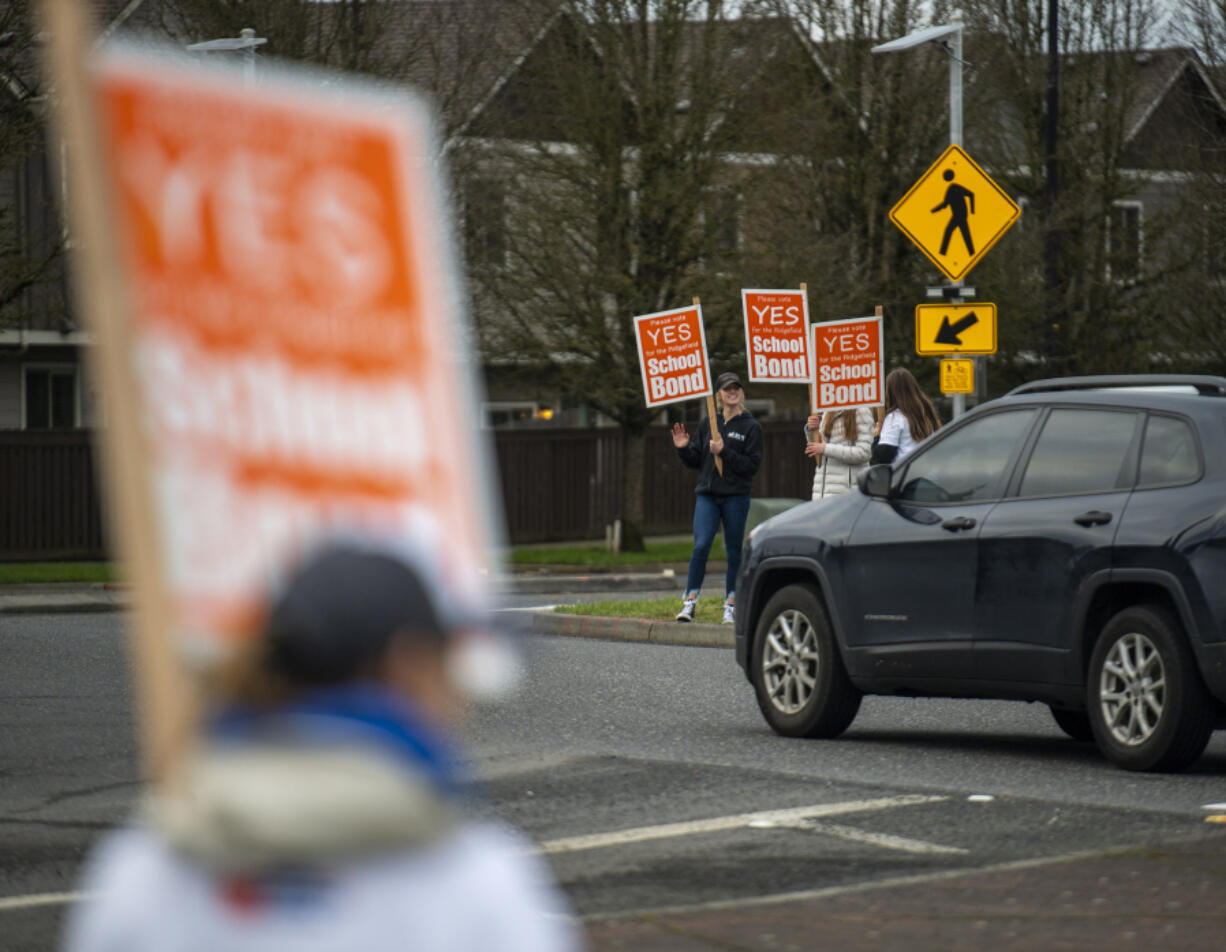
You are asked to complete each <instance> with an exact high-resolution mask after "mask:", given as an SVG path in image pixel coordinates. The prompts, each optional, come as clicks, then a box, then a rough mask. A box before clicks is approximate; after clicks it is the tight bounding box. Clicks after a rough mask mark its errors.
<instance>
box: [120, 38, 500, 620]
mask: <svg viewBox="0 0 1226 952" xmlns="http://www.w3.org/2000/svg"><path fill="white" fill-rule="evenodd" d="M96 82H97V84H98V85H97V97H98V98H97V101H98V103H99V105H100V116H101V135H102V139H103V142H104V144H105V149H106V152H107V157H108V159H109V167H110V169H111V170H112V171H113V176H112V182H111V188H112V194H113V195H114V196H115V199H114V208H115V211H116V217H117V219H118V221H117V225H118V232H119V235H120V237H121V245H122V257H123V260H124V264H125V265H126V268H127V274H128V276H129V277H128V287H129V289H130V293H131V298H132V314H131V326H130V328H129V329H128V333H129V335H130V348H131V359H130V363H131V366H132V367H133V369H134V371H135V393H136V397H137V404H138V405H137V406H136V407H134V408H133V411H134V412H136V413H138V414H139V415H140V418H141V420H142V423H143V426H144V428H145V430H146V432H147V434H148V441H147V444H148V446H149V447H151V454H152V458H151V459H150V460H149V465H150V466H151V467H152V475H153V478H152V485H153V487H154V490H155V495H156V513H155V521H156V522H157V525H158V531H159V533H160V536H161V541H162V551H163V556H164V558H165V560H166V563H167V568H168V573H167V574H168V578H167V580H166V584H167V585H168V587H169V590H170V594H171V596H172V604H173V606H174V612H173V613H174V616H175V618H176V627H178V628H179V629H181V630H182V632H183V633H185V634H188V635H201V636H205V637H207V638H215V637H216V636H218V635H221V636H223V637H234V636H241V635H242V634H243V633H244V631H245V627H246V626H247V625H248V624H249V623H250V619H251V618H252V614H253V609H254V606H255V604H256V600H257V599H258V598H259V597H260V595H261V593H262V591H263V589H264V587H265V586H266V584H267V581H268V577H269V573H270V571H272V569H273V568H274V567H275V566H276V565H277V564H278V563H279V562H280V560H281V559H283V558H286V557H291V556H292V555H293V554H294V553H295V552H296V551H297V549H298V548H300V547H301V546H302V545H303V544H306V543H309V542H310V541H311V540H312V539H313V538H314V537H315V536H317V535H318V534H320V533H321V532H325V531H329V530H344V531H357V532H367V531H369V532H371V533H377V534H380V535H386V536H391V537H393V538H402V539H411V540H414V541H415V542H416V543H417V544H421V545H426V546H429V547H431V548H432V550H433V551H434V553H435V554H436V557H437V559H438V560H439V563H440V564H442V565H443V566H444V570H445V571H446V574H447V575H448V576H449V578H451V579H452V580H453V581H454V582H455V583H456V584H457V585H458V586H460V587H464V586H466V585H477V584H480V582H479V580H480V579H481V578H482V577H483V576H487V575H488V572H487V569H488V567H489V566H488V564H487V563H488V559H489V552H490V546H489V544H488V541H489V539H490V537H491V536H490V527H491V526H492V525H493V524H494V522H495V521H496V519H495V516H494V510H495V504H494V503H493V502H492V501H491V500H492V499H493V494H492V493H490V491H489V487H488V485H487V478H486V472H487V470H486V468H485V467H484V465H483V464H484V456H483V455H482V449H481V447H480V445H479V444H478V442H477V440H476V438H475V436H474V435H473V434H475V432H476V430H477V419H476V417H475V416H474V407H475V401H474V400H473V399H472V385H473V381H472V380H471V372H470V371H468V370H466V369H465V368H464V359H463V354H462V348H463V339H462V330H460V329H458V325H460V324H462V322H463V317H464V315H463V314H462V313H458V312H457V305H456V303H455V302H456V300H457V295H456V294H455V290H454V283H455V281H454V269H453V266H452V261H451V259H450V254H449V250H448V249H449V248H450V240H449V234H448V228H447V224H446V218H445V216H444V214H443V208H442V206H441V203H440V200H439V196H440V195H441V194H442V193H441V190H440V189H439V187H438V185H437V183H436V181H435V178H434V172H433V168H434V162H435V161H436V157H437V153H436V150H435V145H434V142H433V140H432V135H431V127H430V121H429V117H428V115H427V113H426V111H425V108H424V106H423V105H422V104H421V103H420V102H419V101H418V100H417V99H415V98H413V97H411V96H407V95H405V94H403V93H400V94H397V95H396V96H395V97H394V98H393V97H392V96H391V95H390V94H388V93H384V92H376V91H373V90H368V89H365V88H361V87H359V88H357V89H354V88H353V87H346V86H345V84H343V83H336V82H334V83H332V84H330V85H329V86H327V87H323V86H320V85H319V84H318V82H317V79H314V80H307V81H305V82H304V81H303V80H302V79H300V78H292V79H291V78H290V77H288V76H286V75H281V74H278V73H276V72H268V73H266V74H265V75H264V76H263V77H262V78H261V82H260V83H259V84H258V85H254V86H253V85H251V84H250V83H247V82H244V80H243V78H242V76H241V74H237V73H229V72H225V73H222V72H218V71H216V70H212V69H208V70H206V69H204V68H201V67H193V66H185V65H184V64H183V63H181V62H178V61H171V60H166V59H159V58H156V57H153V56H145V55H142V54H138V53H136V52H133V51H126V52H120V53H115V54H111V55H108V56H105V57H104V58H103V59H102V61H101V63H100V65H99V69H98V72H97V74H96ZM308 83H309V84H308Z"/></svg>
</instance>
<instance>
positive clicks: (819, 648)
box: [750, 585, 863, 737]
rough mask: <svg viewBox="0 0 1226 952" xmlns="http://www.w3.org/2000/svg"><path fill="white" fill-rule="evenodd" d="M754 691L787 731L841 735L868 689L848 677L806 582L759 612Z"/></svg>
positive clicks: (774, 722) (778, 727)
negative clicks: (865, 689)
mask: <svg viewBox="0 0 1226 952" xmlns="http://www.w3.org/2000/svg"><path fill="white" fill-rule="evenodd" d="M750 657H751V666H752V668H751V669H752V680H753V687H754V694H755V695H756V696H757V698H758V707H759V708H761V709H762V715H763V717H765V718H766V722H767V723H768V724H770V726H771V728H772V729H773V730H774V731H775V733H777V734H782V735H783V736H784V737H837V736H838V735H839V734H841V733H843V731H845V730H847V728H848V726H849V725H850V724H851V722H852V721H853V720H854V719H855V717H856V712H857V711H858V710H859V709H860V700H861V698H862V697H863V695H862V694H861V693H860V692H859V691H858V690H857V689H856V688H855V687H854V686H853V685H852V683H851V681H850V680H849V679H848V677H847V669H846V668H845V667H844V666H843V659H842V658H841V657H840V656H839V648H838V645H837V644H836V643H835V639H834V633H833V632H832V631H831V628H830V621H829V619H828V618H827V617H826V611H825V609H824V608H823V607H822V605H821V602H819V601H818V599H817V596H816V595H815V594H814V593H813V590H812V589H811V588H809V587H808V586H805V585H789V586H787V587H786V588H783V589H780V590H779V591H778V592H776V593H775V594H774V595H773V596H771V599H770V601H768V602H767V603H766V608H765V609H764V610H763V612H762V614H761V616H760V617H759V618H758V624H757V626H756V628H755V630H754V643H753V651H752V653H751V655H750Z"/></svg>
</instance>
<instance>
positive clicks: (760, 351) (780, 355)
mask: <svg viewBox="0 0 1226 952" xmlns="http://www.w3.org/2000/svg"><path fill="white" fill-rule="evenodd" d="M749 310H750V313H751V314H752V315H753V319H754V323H755V324H756V325H757V327H758V328H759V329H761V328H764V327H772V328H794V329H796V330H797V331H799V333H797V334H793V335H789V336H766V335H763V334H754V335H751V352H750V355H749V357H750V360H752V361H753V375H754V376H755V377H807V376H808V374H809V367H808V364H809V360H808V355H807V354H806V353H805V336H804V325H803V323H802V313H801V308H800V305H799V304H750V305H749Z"/></svg>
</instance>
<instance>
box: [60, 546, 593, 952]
mask: <svg viewBox="0 0 1226 952" xmlns="http://www.w3.org/2000/svg"><path fill="white" fill-rule="evenodd" d="M474 620H475V619H469V618H461V617H458V613H457V610H456V605H455V600H454V599H449V598H448V596H446V595H444V594H443V589H442V588H441V587H440V586H439V585H438V583H437V581H436V580H435V579H434V577H433V576H432V573H431V569H430V566H429V565H428V564H427V563H426V562H425V561H424V560H423V559H421V558H415V557H413V556H411V555H408V554H406V553H399V552H397V553H395V554H393V553H392V552H391V551H389V550H380V549H373V548H363V547H362V546H361V545H360V544H356V543H348V542H347V543H334V544H330V545H328V546H326V547H324V548H321V549H319V550H317V551H316V552H315V553H314V554H313V555H312V556H310V557H309V558H307V559H306V560H305V561H303V562H302V563H301V564H300V565H299V567H298V569H297V571H296V572H295V573H294V574H293V575H292V577H290V579H289V580H288V583H287V584H286V585H285V586H284V587H283V589H282V590H281V591H280V592H279V593H277V594H275V595H274V597H273V599H272V602H271V606H270V609H269V613H268V618H267V622H266V625H265V629H264V632H263V635H262V637H261V638H260V639H259V640H258V641H257V642H256V643H255V644H254V646H253V648H252V650H251V651H250V652H249V653H248V654H247V655H246V656H244V657H243V658H240V659H238V661H237V662H236V664H235V666H234V669H233V670H231V671H228V672H226V674H225V676H224V677H222V678H221V679H220V685H219V687H218V689H217V692H216V693H217V695H218V697H219V699H220V700H221V701H222V704H221V705H220V706H219V708H218V710H217V713H216V714H215V716H214V717H213V718H212V719H211V720H210V723H209V725H208V729H207V731H206V734H205V737H204V739H203V741H202V743H201V744H200V745H199V748H198V750H197V751H196V752H195V753H194V754H192V755H191V756H190V757H189V759H188V761H187V763H186V764H185V766H184V769H183V770H182V773H181V775H180V776H179V777H177V778H176V780H172V781H171V782H170V783H168V784H167V785H165V787H164V788H163V789H160V790H157V791H155V792H154V793H153V794H152V795H151V797H150V798H149V800H148V803H147V805H146V808H145V810H144V815H143V817H142V822H140V823H138V824H134V825H132V826H130V827H128V828H126V829H124V830H121V831H119V832H117V833H113V834H111V835H109V836H108V837H107V838H106V839H105V840H104V841H103V842H102V844H101V845H100V847H99V848H98V849H97V850H96V852H95V854H94V856H93V857H92V858H91V862H90V864H89V867H88V869H87V873H86V878H85V883H84V886H83V888H84V890H85V892H86V893H87V896H88V898H87V899H86V900H85V901H84V902H82V903H81V904H80V905H79V906H78V907H76V908H75V909H74V910H73V914H72V917H71V919H70V921H69V925H68V931H67V933H66V940H65V949H66V950H67V952H118V950H124V952H142V950H150V952H152V950H158V952H167V950H171V952H176V950H184V952H187V950H202V952H203V950H208V952H216V950H244V949H253V950H263V949H274V948H275V949H294V950H304V952H309V950H315V949H319V950H325V949H326V950H346V952H348V950H354V949H361V950H363V952H379V950H407V949H414V950H431V952H433V950H466V952H467V950H472V952H499V950H523V952H529V950H531V952H554V950H558V952H561V950H573V949H577V948H578V947H579V946H580V938H579V933H578V930H577V927H576V925H575V923H574V920H573V919H572V918H570V916H569V910H568V909H567V906H566V903H565V900H564V899H563V898H562V896H561V895H560V893H559V892H558V890H557V888H556V886H555V885H554V884H553V881H552V878H551V874H550V872H549V870H548V867H547V866H546V865H545V863H544V861H543V860H541V859H540V857H539V856H537V855H535V854H533V852H532V849H531V844H529V843H528V842H527V841H526V840H525V839H524V838H523V837H522V836H521V835H519V834H518V833H517V832H516V831H513V830H510V829H508V828H506V827H504V826H502V825H500V824H498V823H496V822H495V821H491V820H485V819H480V818H479V817H478V815H477V811H476V810H475V805H474V803H473V802H472V799H473V798H472V795H471V790H470V789H469V786H468V784H467V782H466V778H465V777H464V775H463V773H462V771H461V763H460V760H459V757H458V753H457V751H456V749H455V748H454V747H453V746H452V743H451V741H450V740H449V736H448V734H449V728H450V727H451V726H452V725H454V724H455V723H456V722H457V720H458V717H459V714H460V712H461V709H462V706H463V705H462V700H461V697H460V695H459V692H458V690H457V684H456V683H455V682H456V680H457V679H456V677H455V668H456V665H455V663H454V662H455V658H456V656H457V653H456V651H455V650H454V649H455V646H456V643H457V642H458V641H461V640H462V638H461V637H459V636H460V635H461V633H462V632H464V631H466V630H468V626H470V625H471V624H472V622H473V621H474Z"/></svg>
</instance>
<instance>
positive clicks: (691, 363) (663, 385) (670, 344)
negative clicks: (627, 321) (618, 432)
mask: <svg viewBox="0 0 1226 952" xmlns="http://www.w3.org/2000/svg"><path fill="white" fill-rule="evenodd" d="M634 336H635V339H636V340H637V341H638V349H639V368H640V369H641V370H642V372H643V393H644V394H645V395H646V397H647V406H649V407H658V406H663V405H664V404H666V403H677V402H679V401H681V400H693V399H695V398H697V397H705V396H709V395H710V393H711V371H710V367H709V365H708V364H707V338H706V334H705V333H704V332H703V327H702V306H701V305H699V304H695V305H693V306H692V307H683V308H678V309H677V310H675V311H659V312H657V313H655V314H644V315H642V316H641V317H636V318H635V319H634Z"/></svg>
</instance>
